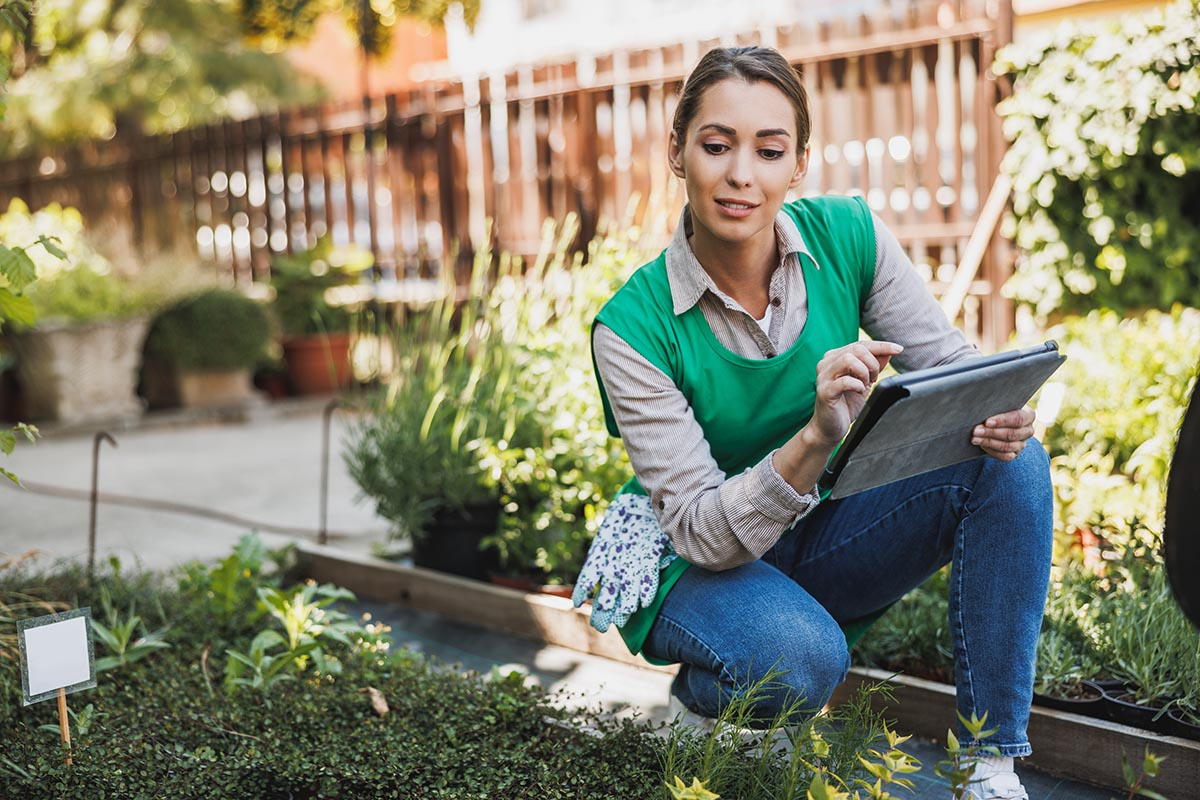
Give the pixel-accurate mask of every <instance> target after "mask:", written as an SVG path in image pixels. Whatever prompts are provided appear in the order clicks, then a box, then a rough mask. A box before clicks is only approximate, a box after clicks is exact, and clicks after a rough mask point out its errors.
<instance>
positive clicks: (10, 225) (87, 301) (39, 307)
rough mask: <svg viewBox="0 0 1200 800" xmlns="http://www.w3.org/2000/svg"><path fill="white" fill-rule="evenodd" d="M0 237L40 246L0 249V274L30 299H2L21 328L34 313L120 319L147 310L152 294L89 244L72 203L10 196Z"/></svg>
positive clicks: (0, 219)
mask: <svg viewBox="0 0 1200 800" xmlns="http://www.w3.org/2000/svg"><path fill="white" fill-rule="evenodd" d="M0 241H4V242H31V243H37V244H40V245H41V247H40V249H38V250H32V249H30V248H29V247H28V246H27V247H26V248H25V249H23V250H22V251H21V252H19V253H18V252H16V251H15V250H13V249H11V248H6V250H5V251H4V252H0V273H2V274H3V276H4V278H5V280H6V281H7V283H8V285H9V287H10V288H11V290H12V292H20V293H21V295H20V297H22V298H23V299H24V300H26V301H28V302H22V301H18V302H17V303H16V304H15V305H14V304H10V303H7V302H5V305H4V311H5V316H8V317H10V318H11V319H12V322H13V323H14V324H15V325H16V326H17V327H19V328H27V327H32V326H33V324H34V318H37V319H41V320H44V321H58V322H68V323H84V322H91V321H95V320H104V319H121V318H125V317H130V316H136V315H138V314H141V313H145V312H146V311H147V309H148V308H150V307H151V305H152V302H153V298H152V297H149V296H148V295H147V293H146V292H145V291H143V289H142V287H140V286H139V285H138V284H137V283H136V282H135V281H133V280H131V279H130V278H129V277H128V276H124V275H122V274H120V273H119V272H118V271H117V270H116V268H115V267H114V265H113V264H112V262H111V261H109V259H108V258H106V257H105V256H104V255H103V254H101V253H100V251H98V250H97V249H96V248H95V247H94V246H93V245H92V244H91V242H90V241H89V240H88V238H87V236H86V235H85V232H84V223H83V217H82V216H81V215H80V213H79V212H78V211H77V210H76V209H74V208H69V207H63V206H61V205H59V204H57V203H51V204H50V205H47V206H45V207H44V208H41V209H38V210H37V211H31V210H30V209H29V206H28V205H26V204H25V202H24V201H22V200H21V199H20V198H13V200H12V201H11V202H10V203H9V205H8V210H7V211H6V212H5V213H4V214H2V215H0ZM35 275H36V281H34V277H35ZM12 292H10V294H11V293H12ZM14 314H15V316H14Z"/></svg>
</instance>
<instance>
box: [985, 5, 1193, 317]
mask: <svg viewBox="0 0 1200 800" xmlns="http://www.w3.org/2000/svg"><path fill="white" fill-rule="evenodd" d="M1198 8H1200V7H1198V5H1197V2H1196V0H1180V1H1179V2H1175V3H1174V4H1172V5H1169V6H1167V7H1165V8H1156V9H1153V10H1149V11H1146V12H1143V13H1139V14H1138V15H1129V16H1126V17H1125V18H1124V19H1123V20H1122V21H1121V22H1120V23H1117V24H1114V23H1097V22H1086V23H1070V24H1064V25H1062V26H1060V27H1059V28H1058V29H1057V30H1056V31H1055V32H1054V33H1053V34H1050V35H1049V36H1044V37H1035V38H1033V39H1031V40H1030V41H1029V42H1028V43H1023V44H1014V45H1010V46H1008V47H1006V48H1004V49H1003V50H1001V51H1000V53H999V54H998V56H997V59H996V63H995V65H994V67H993V68H994V70H995V71H996V72H997V73H998V74H1002V75H1003V74H1007V75H1010V76H1012V79H1013V93H1012V95H1011V96H1010V97H1009V98H1007V99H1006V100H1004V101H1003V102H1002V103H1001V104H1000V105H999V107H998V109H997V110H998V111H999V113H1000V114H1001V116H1003V117H1004V131H1005V135H1006V136H1007V137H1008V138H1009V139H1010V141H1011V142H1012V145H1011V147H1010V148H1009V151H1008V153H1007V155H1006V156H1005V158H1004V161H1003V165H1002V169H1003V170H1004V171H1005V172H1006V173H1007V174H1008V175H1010V176H1011V177H1012V179H1013V190H1014V195H1013V211H1014V220H1013V224H1012V225H1011V226H1010V230H1009V233H1010V234H1011V235H1013V236H1014V238H1015V240H1016V242H1017V244H1018V245H1019V246H1020V248H1021V251H1022V256H1021V259H1020V260H1019V262H1018V267H1017V271H1016V274H1015V275H1014V276H1013V278H1012V280H1011V281H1010V283H1009V284H1008V285H1007V286H1006V287H1005V291H1006V292H1007V293H1009V294H1010V295H1011V296H1013V297H1015V298H1016V299H1017V300H1018V301H1020V302H1022V303H1027V304H1029V305H1030V306H1032V307H1033V308H1034V309H1035V310H1036V311H1037V312H1038V314H1039V315H1041V316H1043V317H1045V316H1046V315H1048V314H1050V313H1051V312H1054V311H1055V310H1059V309H1061V310H1063V311H1066V312H1075V313H1077V312H1085V311H1087V310H1089V309H1093V308H1098V307H1100V308H1113V309H1117V310H1120V311H1130V310H1134V311H1136V310H1142V309H1146V308H1160V309H1166V308H1169V307H1170V306H1171V305H1172V304H1174V303H1184V304H1186V305H1189V306H1200V218H1197V216H1196V214H1195V213H1194V212H1193V209H1194V208H1196V206H1197V204H1200V144H1198V143H1200V115H1198V114H1197V113H1196V104H1197V100H1200V10H1198Z"/></svg>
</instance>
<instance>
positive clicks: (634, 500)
mask: <svg viewBox="0 0 1200 800" xmlns="http://www.w3.org/2000/svg"><path fill="white" fill-rule="evenodd" d="M675 558H676V556H675V549H674V548H673V547H671V540H670V539H668V538H667V534H666V533H664V532H663V529H662V528H661V527H660V526H659V524H658V520H657V519H655V517H654V512H653V511H652V510H651V508H650V498H649V497H646V496H645V495H639V494H623V495H620V496H619V497H617V498H616V499H615V500H613V501H612V503H610V504H609V506H608V510H607V511H606V512H605V513H604V519H603V520H602V521H601V523H600V530H599V531H597V532H596V538H595V539H594V540H593V541H592V546H591V548H590V549H589V550H588V554H587V559H586V560H585V561H584V562H583V569H582V570H581V571H580V573H579V578H578V579H577V580H576V581H575V591H574V593H573V594H572V596H571V601H572V602H573V603H574V604H575V606H576V607H579V606H581V605H583V601H584V600H586V599H587V598H589V597H592V598H593V600H592V617H591V623H592V627H593V628H595V629H596V630H598V631H600V632H601V633H603V632H604V631H606V630H608V626H609V625H616V626H617V627H618V628H620V627H621V626H622V625H624V624H625V623H626V622H628V621H629V617H630V615H632V614H633V612H635V611H637V610H638V609H639V608H642V607H644V606H646V605H649V604H650V602H651V601H653V600H654V596H655V595H656V594H657V593H658V573H659V570H661V569H663V568H664V567H666V566H667V565H668V564H670V563H671V562H672V561H674V560H675Z"/></svg>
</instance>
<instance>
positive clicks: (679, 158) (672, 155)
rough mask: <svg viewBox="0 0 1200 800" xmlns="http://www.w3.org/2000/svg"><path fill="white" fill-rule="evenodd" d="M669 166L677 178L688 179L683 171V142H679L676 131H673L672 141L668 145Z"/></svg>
mask: <svg viewBox="0 0 1200 800" xmlns="http://www.w3.org/2000/svg"><path fill="white" fill-rule="evenodd" d="M667 164H668V165H669V166H670V167H671V172H674V173H675V176H676V177H678V178H685V179H686V178H687V175H685V174H684V171H683V142H681V141H679V135H678V134H676V133H675V131H674V130H672V131H671V140H670V142H669V143H668V144H667Z"/></svg>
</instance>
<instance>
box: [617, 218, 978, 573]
mask: <svg viewBox="0 0 1200 800" xmlns="http://www.w3.org/2000/svg"><path fill="white" fill-rule="evenodd" d="M872 217H873V221H874V225H875V243H876V247H875V253H876V254H875V279H874V282H873V283H872V286H871V291H870V295H869V296H868V298H867V301H866V303H865V305H864V308H863V313H862V319H861V321H860V322H861V326H862V328H863V330H865V331H866V332H867V334H868V335H869V336H870V337H871V338H873V339H877V340H885V341H890V342H896V343H897V344H901V345H903V346H904V352H903V353H901V354H900V355H899V356H896V357H895V358H894V359H893V360H892V363H893V364H895V366H896V368H897V369H898V370H900V371H905V370H909V369H920V368H924V367H933V366H938V365H941V364H949V363H951V362H954V361H961V360H963V359H967V358H973V357H975V356H977V355H978V354H979V353H978V351H977V350H976V349H975V348H974V347H972V346H971V345H969V344H968V343H967V341H966V338H965V337H964V336H963V334H962V332H961V331H959V330H958V329H957V328H955V327H954V326H953V325H951V324H950V322H949V321H948V320H947V319H946V316H945V314H944V313H942V310H941V307H940V306H939V305H938V303H937V301H936V300H935V299H934V297H933V295H932V294H930V292H929V290H928V289H927V288H926V286H925V283H924V281H922V280H921V277H920V276H919V275H918V274H917V271H916V269H915V268H914V267H913V265H912V262H910V261H909V260H908V257H907V256H906V255H905V253H904V250H903V248H901V246H900V243H899V242H898V241H897V240H896V237H895V236H893V235H892V233H891V231H889V230H888V229H887V228H886V227H885V226H884V224H883V222H882V221H881V220H880V219H879V218H878V217H876V216H874V215H872ZM691 227H692V226H691V215H690V214H689V212H688V209H686V208H685V209H684V210H683V213H682V215H681V216H680V220H679V224H678V225H677V226H676V229H675V236H674V238H673V239H672V240H671V243H670V245H669V246H668V247H667V252H666V268H667V279H668V281H669V282H670V285H671V299H672V303H673V306H674V308H673V310H674V313H675V314H676V315H679V314H682V313H684V312H685V311H687V310H688V309H690V308H692V307H693V306H695V305H697V304H699V305H700V309H701V312H702V313H703V314H704V318H705V320H706V321H707V322H708V325H709V327H710V328H712V331H713V334H714V335H715V336H716V338H717V340H718V341H720V342H721V344H722V345H724V346H725V347H726V348H727V349H728V350H730V351H731V352H733V353H736V354H738V355H740V356H743V357H745V358H751V359H767V358H772V357H774V356H776V355H778V354H780V353H782V352H785V351H787V350H788V349H790V348H791V346H792V344H794V343H795V341H796V340H797V339H798V338H799V336H800V332H801V331H802V330H803V329H804V324H805V321H806V320H807V318H808V296H807V293H806V291H805V286H804V275H803V272H802V270H801V262H800V256H801V255H803V256H805V257H806V258H808V259H809V260H810V262H813V263H815V259H813V257H812V254H811V253H810V252H809V250H808V248H807V247H806V246H805V244H804V240H803V238H802V237H801V235H800V231H799V230H798V229H797V228H796V224H795V222H793V221H792V219H791V218H790V217H789V216H788V215H787V214H786V213H785V212H783V211H780V212H779V213H778V214H777V215H776V217H775V235H776V240H777V241H778V244H779V266H778V267H777V268H776V269H775V270H774V272H773V273H772V275H771V281H770V286H769V289H768V298H769V303H770V306H769V310H770V312H771V313H770V314H769V315H768V316H769V324H768V325H766V328H767V330H766V331H764V330H763V328H762V327H760V325H759V323H758V321H756V320H755V319H754V317H753V316H751V315H750V313H749V312H747V311H746V310H745V309H744V308H743V307H742V306H741V305H740V304H739V303H738V302H737V301H735V300H734V299H733V298H731V297H730V296H729V295H727V294H725V293H724V292H722V291H721V290H720V289H718V288H717V286H716V284H715V283H714V282H713V280H712V278H711V277H709V275H708V273H707V272H705V271H704V268H703V267H702V266H701V265H700V262H699V261H698V260H697V259H696V256H695V254H694V253H693V252H692V248H691V244H690V242H689V237H690V235H691ZM817 268H818V269H820V264H817ZM593 349H594V354H595V357H596V368H597V370H598V371H599V373H600V377H601V378H602V380H603V381H604V387H605V389H606V391H607V393H608V397H609V401H610V402H611V404H612V411H613V416H614V418H615V419H616V422H617V427H618V428H619V430H620V431H621V437H622V439H623V440H624V442H625V449H626V450H627V451H628V453H629V460H630V462H631V463H632V465H633V469H634V472H635V473H636V474H637V476H638V481H639V482H640V483H641V485H642V487H643V488H644V489H645V490H646V492H647V494H649V495H650V498H651V502H652V506H653V508H654V513H655V515H656V516H657V517H658V522H659V524H660V525H661V526H662V528H663V530H664V531H665V532H666V534H667V536H669V537H670V539H671V543H672V544H673V545H674V547H675V550H676V552H677V553H679V554H680V555H681V556H683V557H684V558H685V559H687V560H688V561H689V562H691V563H693V564H697V565H699V566H702V567H705V568H707V569H712V570H722V569H729V568H731V567H736V566H738V565H739V564H744V563H747V562H749V561H754V560H755V559H758V558H759V557H761V556H762V554H763V553H765V552H766V551H767V550H769V549H770V548H771V546H772V545H774V544H775V542H776V540H777V539H778V538H779V537H780V536H781V535H782V534H783V533H784V531H786V530H788V529H789V528H790V527H791V526H792V525H794V524H795V523H796V521H797V520H799V519H800V518H802V517H803V516H804V515H806V514H807V513H808V512H809V511H811V510H812V509H813V508H814V507H815V506H816V504H817V503H818V502H819V500H818V497H817V494H816V487H815V486H814V487H813V488H812V489H811V490H810V491H808V492H806V493H800V492H797V491H796V490H795V489H794V488H793V487H792V486H791V485H790V484H789V483H788V482H787V481H786V480H784V479H783V478H782V477H781V476H780V475H779V473H778V472H776V471H775V468H774V465H773V464H772V460H771V459H772V456H773V455H774V451H772V452H771V453H768V454H767V456H766V457H764V458H763V460H762V461H760V462H759V463H758V464H757V465H756V466H754V467H752V468H750V469H748V470H746V471H745V472H743V473H741V474H738V475H731V476H729V477H728V478H727V477H726V476H725V474H724V473H723V472H722V471H721V470H720V469H719V468H718V467H717V464H716V461H714V460H713V457H712V455H711V453H710V452H709V448H708V443H707V442H706V441H705V439H704V431H703V430H702V429H701V428H700V425H699V424H698V423H697V422H696V420H695V417H694V416H693V414H692V410H691V408H690V407H689V406H688V403H687V400H686V399H685V398H684V396H683V394H682V392H680V391H679V389H678V387H676V386H675V384H674V383H673V382H672V381H671V379H670V377H668V376H667V375H666V374H665V373H663V372H662V371H661V370H659V369H658V368H657V367H655V366H654V365H653V364H651V363H650V362H649V361H648V360H647V359H645V358H644V357H643V356H641V355H640V354H639V353H638V352H637V351H636V350H634V349H633V347H631V346H630V345H629V344H627V343H626V342H625V341H624V340H622V339H621V338H620V337H618V336H617V335H616V333H614V332H613V331H612V329H610V328H608V327H606V326H605V325H603V324H602V323H597V324H596V329H595V334H594V337H593Z"/></svg>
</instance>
